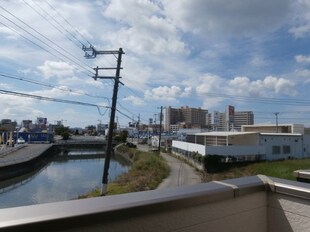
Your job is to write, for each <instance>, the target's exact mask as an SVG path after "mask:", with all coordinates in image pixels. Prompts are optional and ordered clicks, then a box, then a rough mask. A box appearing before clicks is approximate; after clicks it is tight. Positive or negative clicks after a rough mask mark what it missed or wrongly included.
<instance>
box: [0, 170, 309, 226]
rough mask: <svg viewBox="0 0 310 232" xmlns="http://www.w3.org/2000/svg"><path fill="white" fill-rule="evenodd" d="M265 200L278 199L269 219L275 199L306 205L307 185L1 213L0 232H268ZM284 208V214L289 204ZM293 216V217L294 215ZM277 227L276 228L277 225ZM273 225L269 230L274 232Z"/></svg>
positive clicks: (267, 183) (135, 196)
mask: <svg viewBox="0 0 310 232" xmlns="http://www.w3.org/2000/svg"><path fill="white" fill-rule="evenodd" d="M269 195H271V196H278V197H277V198H274V199H275V200H274V201H273V204H274V205H273V206H272V207H273V208H272V210H270V212H272V213H273V214H274V213H275V212H274V209H276V210H277V212H280V211H281V205H279V204H278V203H277V202H278V200H277V199H278V198H280V200H281V199H285V197H286V198H287V199H290V201H295V202H305V204H309V199H310V185H308V184H305V183H299V182H294V181H286V180H282V179H277V178H269V177H266V176H250V177H244V178H238V179H232V180H225V181H216V182H210V183H203V184H197V185H192V186H182V187H177V188H171V189H162V190H152V191H145V192H136V193H129V194H123V195H114V196H106V197H98V198H92V199H83V200H73V201H65V202H56V203H48V204H41V205H32V206H24V207H16V208H8V209H1V210H0V230H1V231H2V230H5V231H45V230H47V231H101V230H104V231H106V232H107V231H113V232H115V231H161V232H164V231H217V232H218V231H233V232H234V231H236V232H237V231H238V232H240V231H242V232H243V231H244V232H246V231H253V232H256V231H257V232H259V231H267V227H268V226H267V225H268V223H274V222H273V220H270V221H269V220H267V217H268V216H266V215H267V211H268V208H269V203H268V196H269ZM285 206H287V207H288V208H287V209H285V210H286V211H287V212H289V211H290V208H289V207H290V204H286V205H285ZM296 208H297V207H296ZM297 209H298V208H297ZM294 210H295V209H292V210H291V211H292V212H293V211H294ZM305 210H306V211H305V212H304V213H303V214H304V215H309V211H308V208H306V209H305ZM295 211H296V210H295ZM281 212H282V211H281ZM281 212H280V214H279V213H276V214H274V215H275V216H274V218H281V220H285V214H282V213H281ZM294 215H296V217H297V216H298V214H297V213H296V214H294ZM294 217H295V216H294ZM277 223H278V224H279V225H281V223H282V222H281V221H279V222H277ZM277 223H275V224H272V225H271V227H272V228H279V227H276V226H278V224H277ZM287 223H289V222H287ZM282 224H283V223H282ZM273 231H279V230H277V229H275V230H273ZM287 231H289V230H287ZM290 231H293V230H290Z"/></svg>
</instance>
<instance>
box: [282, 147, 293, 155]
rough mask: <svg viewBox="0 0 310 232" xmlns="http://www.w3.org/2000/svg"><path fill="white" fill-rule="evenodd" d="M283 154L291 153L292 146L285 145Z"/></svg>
mask: <svg viewBox="0 0 310 232" xmlns="http://www.w3.org/2000/svg"><path fill="white" fill-rule="evenodd" d="M283 154H291V146H287V145H284V146H283Z"/></svg>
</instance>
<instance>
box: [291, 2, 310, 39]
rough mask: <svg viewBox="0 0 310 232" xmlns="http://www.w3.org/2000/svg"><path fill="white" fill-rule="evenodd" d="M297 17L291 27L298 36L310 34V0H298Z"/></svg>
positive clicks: (296, 4)
mask: <svg viewBox="0 0 310 232" xmlns="http://www.w3.org/2000/svg"><path fill="white" fill-rule="evenodd" d="M294 2H295V4H294V6H295V11H296V14H295V17H294V20H293V25H292V27H291V28H290V29H289V32H290V33H292V34H293V35H294V36H295V37H296V38H303V37H306V36H309V34H310V2H309V0H296V1H294Z"/></svg>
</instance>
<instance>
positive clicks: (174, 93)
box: [144, 86, 182, 101]
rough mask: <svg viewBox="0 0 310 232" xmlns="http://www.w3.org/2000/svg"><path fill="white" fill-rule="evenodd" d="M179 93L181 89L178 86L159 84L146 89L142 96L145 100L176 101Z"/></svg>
mask: <svg viewBox="0 0 310 232" xmlns="http://www.w3.org/2000/svg"><path fill="white" fill-rule="evenodd" d="M181 94H182V89H181V88H180V87H178V86H171V87H168V86H159V87H157V88H153V89H151V90H146V91H145V94H144V96H145V99H147V100H164V101H176V100H177V99H178V97H180V96H181Z"/></svg>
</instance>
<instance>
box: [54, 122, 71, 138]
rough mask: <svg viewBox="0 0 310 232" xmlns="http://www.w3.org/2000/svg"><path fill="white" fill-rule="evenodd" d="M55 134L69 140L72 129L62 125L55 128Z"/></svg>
mask: <svg viewBox="0 0 310 232" xmlns="http://www.w3.org/2000/svg"><path fill="white" fill-rule="evenodd" d="M55 134H56V135H60V136H62V139H63V140H68V139H69V138H70V129H69V127H64V126H63V125H61V126H59V127H56V128H55Z"/></svg>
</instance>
